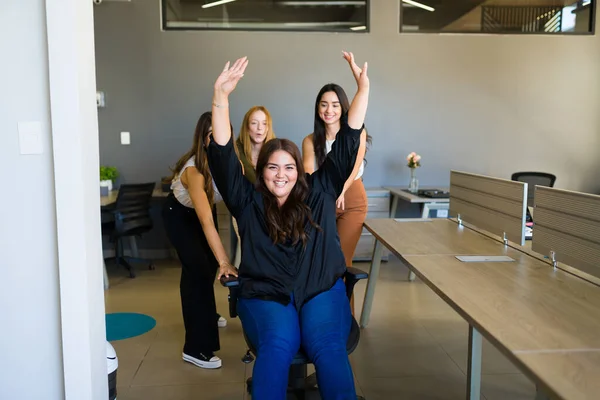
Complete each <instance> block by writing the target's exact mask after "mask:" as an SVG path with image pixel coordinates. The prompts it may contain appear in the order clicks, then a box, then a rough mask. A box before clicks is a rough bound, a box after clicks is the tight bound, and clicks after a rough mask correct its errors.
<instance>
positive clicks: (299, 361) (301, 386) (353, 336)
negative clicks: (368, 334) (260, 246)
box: [221, 267, 369, 400]
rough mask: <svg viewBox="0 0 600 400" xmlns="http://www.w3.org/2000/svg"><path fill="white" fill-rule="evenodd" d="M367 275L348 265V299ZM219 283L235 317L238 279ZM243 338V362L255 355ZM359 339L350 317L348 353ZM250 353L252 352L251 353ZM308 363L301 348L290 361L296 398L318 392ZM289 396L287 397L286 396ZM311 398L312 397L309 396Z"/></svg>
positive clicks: (290, 385) (300, 399)
mask: <svg viewBox="0 0 600 400" xmlns="http://www.w3.org/2000/svg"><path fill="white" fill-rule="evenodd" d="M368 276H369V274H368V273H366V272H363V271H361V270H360V269H357V268H353V267H348V269H347V271H346V274H345V275H344V281H345V284H346V295H347V296H348V300H350V297H351V296H352V292H353V291H354V285H355V284H356V282H358V281H359V280H361V279H366V278H367V277H368ZM221 284H222V285H223V286H225V287H227V288H229V296H228V298H229V315H230V316H231V318H235V317H237V299H238V291H239V281H238V278H236V277H234V276H230V277H228V278H226V277H224V276H223V277H221ZM244 339H245V340H246V344H247V345H248V348H249V349H248V351H247V352H246V355H245V356H244V357H242V361H243V362H244V363H250V362H252V361H253V360H254V357H253V356H252V354H254V356H256V355H257V353H256V347H255V346H254V344H253V343H251V342H250V340H248V337H247V336H246V333H245V332H244ZM359 340H360V328H359V327H358V323H357V322H356V320H355V319H354V318H352V326H351V328H350V335H349V336H348V342H347V344H346V350H347V352H348V354H351V353H352V352H353V351H354V349H356V346H357V345H358V342H359ZM251 353H252V354H251ZM309 363H310V360H309V359H308V358H307V356H306V354H304V352H303V351H302V350H300V351H299V352H298V353H297V354H296V355H295V356H294V360H293V361H292V365H291V367H290V371H289V378H288V395H289V394H293V395H294V396H295V397H296V399H298V400H304V399H305V398H306V397H307V394H308V393H309V392H316V393H317V394H318V388H317V387H316V385H317V377H316V375H315V374H311V375H310V376H307V365H308V364H309ZM246 390H247V392H248V394H251V393H252V377H250V378H248V380H247V381H246ZM288 398H289V397H288ZM311 398H313V397H311ZM357 400H365V399H364V397H361V396H357Z"/></svg>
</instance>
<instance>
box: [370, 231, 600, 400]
mask: <svg viewBox="0 0 600 400" xmlns="http://www.w3.org/2000/svg"><path fill="white" fill-rule="evenodd" d="M365 226H366V227H367V229H368V230H369V231H371V232H372V233H373V235H374V236H375V237H376V239H377V242H378V244H377V245H376V246H375V252H377V251H381V243H383V244H384V245H385V246H386V247H387V248H388V249H390V250H391V251H392V252H393V253H394V254H395V255H397V256H398V257H400V258H401V259H402V260H404V261H405V263H406V264H407V266H408V267H409V269H410V270H411V271H412V272H414V273H415V274H417V275H418V276H419V277H420V278H421V280H422V281H423V282H424V283H425V284H427V285H428V286H429V287H430V288H431V289H432V290H433V291H435V292H436V293H437V294H438V295H439V296H440V297H441V298H442V299H443V300H444V301H445V302H446V303H448V304H449V305H450V306H451V307H452V308H453V309H454V310H455V311H457V312H458V313H459V314H460V315H461V316H462V317H463V318H464V319H465V320H467V322H468V323H469V360H468V362H469V364H468V365H469V368H468V369H469V370H468V387H467V393H468V398H469V399H479V396H480V391H481V386H480V385H481V383H480V382H481V342H482V339H481V338H482V336H481V335H483V336H485V337H486V338H487V339H488V340H489V341H490V343H492V344H493V345H494V346H496V347H497V348H498V349H499V350H500V351H502V352H503V353H504V354H505V355H506V356H507V357H508V358H509V359H510V360H511V361H512V362H513V363H515V365H517V366H518V367H519V368H520V369H521V370H522V371H523V372H524V373H525V374H526V375H528V376H529V377H530V378H531V379H532V380H533V381H534V382H536V383H537V385H538V387H539V388H540V389H541V391H540V392H539V394H538V398H539V399H543V398H546V397H545V395H543V394H542V392H543V393H546V394H548V395H550V396H552V397H553V398H559V399H576V400H578V399H594V398H597V397H598V393H600V389H599V386H600V383H599V382H600V379H598V377H600V335H599V334H598V333H599V332H600V288H599V287H598V286H596V285H594V284H592V283H590V282H587V281H585V280H583V279H581V278H579V277H577V276H575V275H573V274H570V273H568V272H565V271H562V270H560V269H554V268H552V266H551V265H550V264H549V263H548V262H547V261H545V260H543V259H540V258H535V257H532V256H531V255H529V254H528V253H527V252H524V251H520V250H518V249H515V248H512V247H509V246H505V245H504V244H503V243H502V242H500V241H497V240H494V239H492V238H489V237H487V236H484V235H482V234H480V233H478V232H475V231H473V230H471V229H469V228H467V227H461V226H459V225H458V224H457V223H456V222H454V221H451V220H433V221H430V222H397V221H395V220H393V219H385V220H383V219H380V220H367V221H366V222H365ZM460 254H463V255H467V254H471V255H477V254H479V255H507V256H509V257H511V258H513V259H514V260H515V261H514V262H492V263H485V262H484V263H482V262H478V263H465V262H461V261H459V260H457V259H456V258H455V255H460ZM377 261H378V258H377V257H376V254H375V256H374V258H373V262H372V264H371V272H370V276H369V281H368V284H367V291H366V293H365V302H364V304H363V313H362V315H361V326H362V327H365V326H366V325H367V323H368V319H369V314H370V308H371V305H372V300H373V295H374V289H375V281H376V280H377V276H378V272H379V271H378V270H379V265H378V264H379V263H377ZM372 281H373V282H372Z"/></svg>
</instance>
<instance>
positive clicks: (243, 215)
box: [208, 53, 369, 400]
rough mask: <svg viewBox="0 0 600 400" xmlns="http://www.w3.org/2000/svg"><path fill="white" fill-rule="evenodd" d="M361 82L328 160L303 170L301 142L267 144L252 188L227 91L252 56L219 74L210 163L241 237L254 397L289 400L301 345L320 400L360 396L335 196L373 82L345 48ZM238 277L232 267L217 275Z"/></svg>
mask: <svg viewBox="0 0 600 400" xmlns="http://www.w3.org/2000/svg"><path fill="white" fill-rule="evenodd" d="M344 58H345V59H346V60H347V61H348V63H349V64H350V67H351V70H352V72H353V74H354V77H355V79H356V82H357V84H358V91H357V93H356V96H355V97H354V100H353V102H352V106H351V107H350V110H349V112H348V116H347V118H344V121H343V122H342V124H341V127H340V132H339V133H338V135H337V140H336V142H335V143H334V145H333V146H332V150H331V152H329V154H328V155H327V160H326V161H325V162H324V163H323V165H322V166H321V168H319V170H318V171H317V172H315V173H314V174H312V175H308V174H306V173H305V172H304V167H303V165H302V158H301V156H300V151H299V149H298V147H297V146H296V145H295V144H294V143H293V142H291V141H289V140H286V139H273V140H270V141H269V142H267V143H265V144H264V145H263V148H262V149H261V152H260V154H259V156H258V160H257V164H256V173H257V176H256V184H255V185H252V184H251V183H250V182H249V181H248V180H247V179H245V178H244V177H243V175H242V169H241V167H240V164H239V161H238V159H237V157H236V155H235V153H234V146H233V140H232V138H231V130H230V128H229V126H230V123H229V99H228V97H229V94H230V93H231V92H232V91H233V90H234V89H235V86H236V85H237V83H238V81H239V80H240V78H241V77H242V75H243V73H244V70H245V69H246V65H247V63H248V61H247V60H246V58H245V57H244V58H241V59H239V60H237V61H236V62H235V63H234V64H233V66H231V67H229V63H227V65H226V66H225V69H224V70H223V72H222V73H221V75H220V76H219V77H218V78H217V80H216V82H215V87H214V97H213V137H212V140H211V143H210V145H209V147H208V161H209V165H210V169H211V172H212V174H213V177H214V179H215V183H216V184H217V187H218V188H219V191H220V192H221V194H222V195H223V200H224V202H225V204H226V205H227V207H228V208H229V211H230V212H231V213H232V215H233V216H234V217H235V218H236V219H237V221H238V224H239V228H240V236H241V238H242V249H243V251H242V261H241V265H240V269H239V274H240V289H239V290H240V293H239V298H238V309H237V311H238V315H239V317H240V319H241V321H242V325H243V328H244V331H245V333H246V335H247V337H248V339H249V340H250V342H252V343H253V344H254V345H255V347H256V350H257V358H256V362H255V364H254V371H253V376H252V396H253V397H254V398H256V399H261V400H264V399H278V400H281V399H285V397H286V388H287V380H288V370H289V367H290V365H291V363H292V360H293V357H294V355H295V354H296V353H297V352H298V350H299V349H300V346H302V349H303V350H304V352H305V353H306V355H307V356H308V357H309V359H310V360H311V361H312V362H313V364H314V365H315V368H316V372H317V381H318V386H319V391H320V392H321V396H322V397H323V399H325V400H328V399H356V390H355V387H354V378H353V375H352V368H351V366H350V362H349V360H348V355H347V352H346V343H347V340H348V336H349V333H350V329H351V323H352V315H351V313H350V305H349V301H348V297H347V296H346V291H345V285H344V283H343V281H342V276H343V275H344V273H345V271H346V262H345V260H344V254H343V252H342V249H341V247H340V244H339V240H338V235H337V232H336V225H335V202H336V199H337V198H338V197H339V195H340V194H341V192H342V190H343V187H344V183H345V182H346V180H347V179H348V177H349V176H350V174H351V172H352V169H353V168H354V164H355V162H356V155H357V152H358V148H359V145H360V136H361V132H362V130H363V121H364V119H365V114H366V111H367V104H368V94H369V79H368V77H367V69H366V64H365V66H364V67H363V69H361V68H359V67H358V66H357V65H356V64H355V63H354V61H353V57H352V54H351V53H344ZM229 274H234V275H235V272H234V271H231V270H230V268H229V267H228V266H223V267H222V268H221V269H220V270H219V274H218V275H219V276H222V275H224V276H228V275H229Z"/></svg>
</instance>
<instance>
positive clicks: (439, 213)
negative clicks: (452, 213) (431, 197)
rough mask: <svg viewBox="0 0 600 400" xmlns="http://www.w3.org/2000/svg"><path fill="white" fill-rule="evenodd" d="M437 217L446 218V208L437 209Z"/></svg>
mask: <svg viewBox="0 0 600 400" xmlns="http://www.w3.org/2000/svg"><path fill="white" fill-rule="evenodd" d="M437 217H438V218H448V210H437Z"/></svg>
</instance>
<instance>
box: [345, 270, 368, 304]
mask: <svg viewBox="0 0 600 400" xmlns="http://www.w3.org/2000/svg"><path fill="white" fill-rule="evenodd" d="M368 277H369V274H368V273H366V272H364V271H363V270H360V269H358V268H354V267H347V268H346V273H345V274H344V281H345V282H346V295H347V296H348V299H350V298H351V297H352V292H354V285H356V282H358V281H360V280H361V279H367V278H368Z"/></svg>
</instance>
